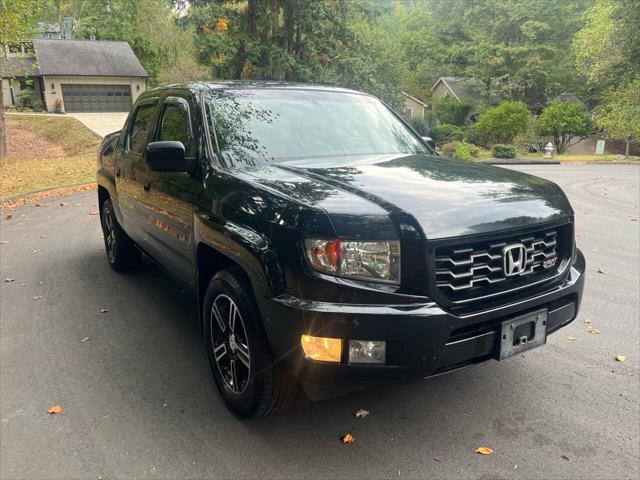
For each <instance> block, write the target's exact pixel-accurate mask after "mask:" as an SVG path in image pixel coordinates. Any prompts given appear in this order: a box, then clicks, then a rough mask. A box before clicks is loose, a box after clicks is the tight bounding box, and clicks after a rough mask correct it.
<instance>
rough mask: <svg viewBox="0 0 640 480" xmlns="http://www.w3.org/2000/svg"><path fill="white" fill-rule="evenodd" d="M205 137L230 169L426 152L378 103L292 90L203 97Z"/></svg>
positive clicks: (225, 92) (221, 92)
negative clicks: (206, 118) (208, 136)
mask: <svg viewBox="0 0 640 480" xmlns="http://www.w3.org/2000/svg"><path fill="white" fill-rule="evenodd" d="M207 114H208V115H209V121H210V128H211V130H212V132H211V136H212V138H213V139H214V143H215V144H216V145H217V146H218V149H219V151H220V152H221V154H222V156H223V159H224V160H225V162H226V163H227V164H229V165H230V166H233V165H256V164H262V163H282V162H286V161H290V160H300V159H314V158H329V157H346V156H352V157H353V156H358V155H382V154H398V153H404V154H415V153H428V151H427V149H426V147H425V146H424V145H423V144H422V143H421V142H420V141H419V140H418V139H417V138H416V137H415V136H414V135H413V134H412V133H411V132H410V131H409V130H408V129H407V128H406V127H405V126H404V125H403V124H402V122H401V121H400V120H398V119H397V118H396V117H395V116H394V115H393V114H392V113H391V112H390V111H389V110H388V109H387V108H386V107H385V106H384V105H383V104H382V103H381V102H380V101H379V100H377V99H375V98H372V97H369V96H366V95H359V94H351V93H338V92H327V91H313V90H294V89H263V90H259V89H255V90H249V89H247V90H216V91H212V92H210V93H209V94H208V108H207Z"/></svg>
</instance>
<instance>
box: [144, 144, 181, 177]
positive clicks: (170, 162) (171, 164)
mask: <svg viewBox="0 0 640 480" xmlns="http://www.w3.org/2000/svg"><path fill="white" fill-rule="evenodd" d="M144 159H145V161H146V162H147V165H149V168H150V169H151V170H153V171H154V172H185V171H186V170H187V162H186V160H185V158H184V145H183V144H182V142H174V141H161V142H151V143H149V144H148V145H147V148H146V150H145V152H144Z"/></svg>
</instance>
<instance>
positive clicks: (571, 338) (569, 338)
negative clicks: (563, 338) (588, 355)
mask: <svg viewBox="0 0 640 480" xmlns="http://www.w3.org/2000/svg"><path fill="white" fill-rule="evenodd" d="M575 339H576V337H567V340H570V341H572V342H573V341H574V340H575Z"/></svg>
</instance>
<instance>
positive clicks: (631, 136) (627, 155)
mask: <svg viewBox="0 0 640 480" xmlns="http://www.w3.org/2000/svg"><path fill="white" fill-rule="evenodd" d="M632 140H633V133H631V132H629V133H627V145H626V146H625V148H624V158H629V144H630V143H631V141H632Z"/></svg>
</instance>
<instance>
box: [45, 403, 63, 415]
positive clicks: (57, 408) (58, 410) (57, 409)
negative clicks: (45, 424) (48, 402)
mask: <svg viewBox="0 0 640 480" xmlns="http://www.w3.org/2000/svg"><path fill="white" fill-rule="evenodd" d="M47 413H48V414H49V415H53V414H56V413H62V407H61V406H60V405H54V406H53V407H49V410H47Z"/></svg>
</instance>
